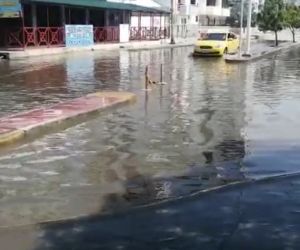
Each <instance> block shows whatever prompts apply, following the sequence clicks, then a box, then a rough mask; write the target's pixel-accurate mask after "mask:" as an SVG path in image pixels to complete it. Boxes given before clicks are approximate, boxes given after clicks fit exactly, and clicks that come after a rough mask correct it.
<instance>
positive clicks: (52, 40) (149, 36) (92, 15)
mask: <svg viewBox="0 0 300 250" xmlns="http://www.w3.org/2000/svg"><path fill="white" fill-rule="evenodd" d="M7 3H9V5H8V4H7ZM168 19H169V11H168V10H166V9H164V8H162V7H161V6H160V5H159V4H158V3H156V2H155V1H153V0H59V1H58V0H7V1H0V47H1V48H20V47H21V48H27V47H41V46H43V47H52V46H65V45H66V41H65V40H66V39H65V36H66V35H65V30H66V29H65V25H93V29H94V31H93V33H92V32H91V33H92V35H93V38H94V42H95V43H103V42H119V41H120V40H119V38H120V29H119V27H120V25H121V24H129V25H130V30H129V33H130V40H159V39H161V38H166V37H168V35H169V27H168V25H169V22H168ZM83 36H84V35H83Z"/></svg>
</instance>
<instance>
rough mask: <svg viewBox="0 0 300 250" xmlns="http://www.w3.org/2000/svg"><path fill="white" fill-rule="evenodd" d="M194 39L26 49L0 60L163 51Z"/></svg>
mask: <svg viewBox="0 0 300 250" xmlns="http://www.w3.org/2000/svg"><path fill="white" fill-rule="evenodd" d="M195 40H196V39H195V38H186V39H184V38H180V39H177V40H176V44H175V45H171V44H170V39H163V40H158V41H133V42H129V43H103V44H95V45H93V46H91V47H78V48H66V47H51V48H47V47H37V48H28V49H25V50H2V51H1V50H0V58H5V59H9V60H15V59H22V58H27V57H34V56H50V55H58V54H66V53H79V52H86V51H108V50H119V49H126V50H144V49H160V48H161V49H163V48H171V47H173V48H176V47H183V46H191V45H193V44H194V43H195Z"/></svg>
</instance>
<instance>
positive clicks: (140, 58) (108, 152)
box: [0, 48, 300, 226]
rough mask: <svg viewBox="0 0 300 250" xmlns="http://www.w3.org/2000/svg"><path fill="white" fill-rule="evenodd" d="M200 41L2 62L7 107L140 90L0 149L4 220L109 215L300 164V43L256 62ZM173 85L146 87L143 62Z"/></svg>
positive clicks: (0, 99)
mask: <svg viewBox="0 0 300 250" xmlns="http://www.w3.org/2000/svg"><path fill="white" fill-rule="evenodd" d="M191 51H192V49H191V48H178V49H165V50H152V51H137V52H128V51H120V52H105V53H107V54H105V55H103V54H102V55H101V52H95V53H84V54H76V55H67V56H60V57H57V56H53V57H49V58H31V59H28V60H24V61H23V60H20V61H10V62H9V61H8V62H7V61H1V62H0V85H1V88H0V114H1V116H5V115H9V114H11V113H16V112H21V111H24V110H28V109H31V108H35V107H40V106H41V105H50V104H53V103H58V102H61V101H64V100H68V99H71V98H74V97H79V96H83V95H85V94H87V93H91V92H95V91H99V90H119V91H122V90H125V91H130V92H134V93H135V94H137V97H138V101H137V102H136V103H135V104H132V105H129V106H125V107H122V108H120V109H117V110H115V111H113V112H112V113H107V114H105V115H101V116H99V117H96V118H95V119H91V120H88V121H86V122H85V123H83V124H79V125H77V126H74V127H70V128H68V129H67V130H63V131H58V132H56V133H51V134H47V135H43V136H40V137H38V138H36V139H35V140H31V141H29V140H28V141H25V142H23V143H18V144H15V145H10V146H8V147H3V148H1V150H0V224H1V225H2V226H9V225H20V224H27V223H34V222H43V221H49V220H58V219H65V218H72V217H77V216H81V215H90V214H99V213H105V212H111V211H115V210H121V209H124V208H130V207H132V206H138V205H145V204H150V203H153V202H156V201H160V200H163V199H170V198H176V197H179V196H185V195H188V194H191V193H194V192H197V191H199V190H203V189H207V188H211V187H215V186H220V185H224V184H226V183H231V182H235V181H243V180H247V179H259V178H264V177H270V176H276V175H282V174H290V173H298V172H299V170H300V166H299V162H300V154H299V151H300V132H299V127H300V120H299V117H300V105H299V104H300V83H299V78H300V50H299V49H298V50H292V51H289V52H285V53H281V54H278V55H276V56H274V57H272V58H273V60H272V58H271V59H270V58H266V59H263V60H261V61H257V62H254V63H251V64H240V65H238V64H226V63H225V62H224V60H223V59H219V58H205V59H202V58H201V59H195V58H192V57H189V56H188V55H189V54H190V52H191ZM160 62H162V63H163V64H164V81H165V82H167V83H168V84H167V85H164V86H155V87H153V89H152V91H148V92H146V91H144V90H143V89H144V86H143V84H144V78H143V77H144V70H145V66H146V65H149V72H150V76H153V79H154V80H159V70H160Z"/></svg>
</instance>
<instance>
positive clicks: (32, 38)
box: [5, 27, 170, 48]
mask: <svg viewBox="0 0 300 250" xmlns="http://www.w3.org/2000/svg"><path fill="white" fill-rule="evenodd" d="M169 35H170V31H169V28H159V27H151V28H148V27H131V28H130V40H159V39H165V38H168V37H169ZM119 40H120V35H119V27H94V42H95V43H104V42H119ZM5 43H6V47H10V48H27V47H40V46H44V47H53V46H56V47H57V46H65V30H64V27H24V28H11V29H10V30H7V31H6V32H5Z"/></svg>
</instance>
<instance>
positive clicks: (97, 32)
mask: <svg viewBox="0 0 300 250" xmlns="http://www.w3.org/2000/svg"><path fill="white" fill-rule="evenodd" d="M119 41H120V31H119V27H94V42H95V43H103V42H119Z"/></svg>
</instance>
